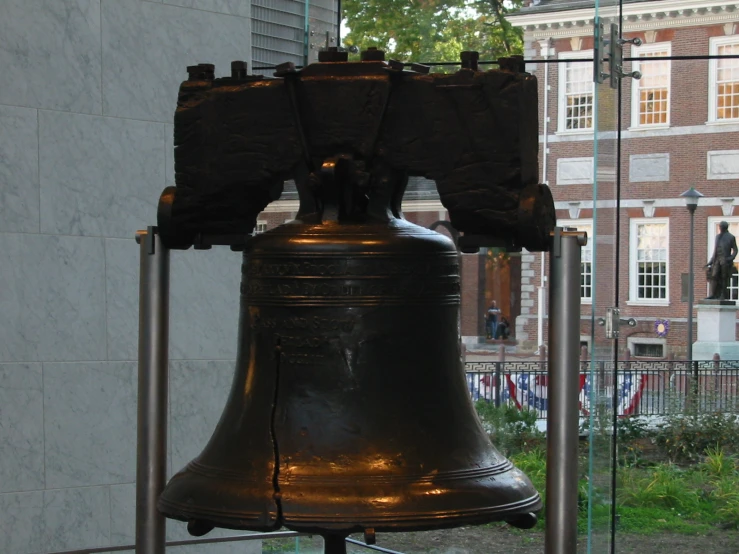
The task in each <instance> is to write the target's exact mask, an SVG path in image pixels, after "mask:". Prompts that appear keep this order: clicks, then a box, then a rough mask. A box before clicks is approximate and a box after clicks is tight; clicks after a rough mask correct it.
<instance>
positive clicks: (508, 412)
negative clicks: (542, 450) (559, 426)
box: [475, 400, 545, 457]
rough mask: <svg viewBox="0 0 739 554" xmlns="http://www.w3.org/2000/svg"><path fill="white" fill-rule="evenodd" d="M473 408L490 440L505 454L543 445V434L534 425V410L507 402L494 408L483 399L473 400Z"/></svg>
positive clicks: (508, 454)
mask: <svg viewBox="0 0 739 554" xmlns="http://www.w3.org/2000/svg"><path fill="white" fill-rule="evenodd" d="M475 409H476V410H477V415H478V417H479V418H480V421H481V422H482V425H483V428H485V430H486V431H487V432H488V433H489V434H490V440H491V441H492V442H493V444H495V446H496V448H497V449H498V450H500V451H501V452H502V453H503V454H504V455H505V456H508V457H510V456H512V455H513V454H516V453H518V452H522V451H528V450H530V449H531V448H535V447H543V445H544V443H545V435H544V433H543V432H541V431H539V430H538V428H537V427H536V412H535V411H534V410H519V409H518V408H516V407H515V406H511V405H509V404H503V405H501V406H499V407H497V408H496V407H495V404H493V403H492V402H487V401H485V400H478V401H477V402H475Z"/></svg>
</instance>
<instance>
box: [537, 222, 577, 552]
mask: <svg viewBox="0 0 739 554" xmlns="http://www.w3.org/2000/svg"><path fill="white" fill-rule="evenodd" d="M586 243H587V235H586V234H585V233H583V232H576V231H568V230H563V229H562V228H561V227H556V228H555V230H554V234H553V236H552V248H551V252H550V258H549V259H550V267H551V280H550V291H551V293H550V296H549V372H548V376H549V378H548V381H547V383H548V392H549V394H548V405H547V482H546V492H547V501H546V508H545V512H546V531H545V538H544V548H545V553H546V554H575V552H577V511H578V510H577V490H578V489H577V480H578V473H577V441H578V438H579V435H578V430H579V425H578V424H579V411H578V400H579V395H580V363H579V353H580V263H581V256H582V253H581V249H582V247H583V246H584V245H585V244H586Z"/></svg>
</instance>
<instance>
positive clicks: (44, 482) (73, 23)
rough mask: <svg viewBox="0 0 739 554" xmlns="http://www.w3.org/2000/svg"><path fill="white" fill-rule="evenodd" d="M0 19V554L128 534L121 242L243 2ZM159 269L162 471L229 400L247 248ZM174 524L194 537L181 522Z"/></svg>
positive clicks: (243, 20) (212, 0)
mask: <svg viewBox="0 0 739 554" xmlns="http://www.w3.org/2000/svg"><path fill="white" fill-rule="evenodd" d="M0 13H1V14H2V17H0V66H2V67H3V75H4V77H3V84H2V86H0V283H1V284H2V285H1V286H0V552H2V553H3V554H30V553H47V552H52V551H60V550H68V549H77V548H83V547H106V546H116V545H125V544H132V543H133V540H134V513H135V506H134V497H135V483H134V481H135V468H136V463H135V461H136V460H135V457H136V382H137V363H136V360H137V350H136V349H137V336H138V313H137V312H138V247H137V245H136V244H135V241H134V239H133V236H134V233H135V231H136V230H137V229H140V228H143V227H145V226H147V225H151V224H154V223H155V216H156V201H157V199H158V196H159V194H160V192H161V191H162V189H163V188H164V187H165V186H166V185H169V184H172V182H173V175H174V172H173V167H172V165H173V156H172V132H173V126H172V117H173V113H174V109H175V105H176V100H177V89H178V86H179V83H180V81H181V80H183V79H184V78H185V77H186V71H185V68H186V66H187V65H192V64H195V63H201V62H210V63H215V64H216V72H217V74H219V75H220V74H223V73H225V72H227V71H229V63H230V61H231V60H236V59H243V60H250V59H251V44H250V41H251V19H250V2H249V0H150V1H143V0H54V1H53V2H51V1H48V0H0ZM171 264H172V287H171V321H172V324H171V340H170V345H171V346H170V358H171V364H170V371H171V383H170V416H171V424H170V430H169V431H170V432H169V437H170V446H169V450H170V468H169V469H170V472H172V471H176V470H177V469H179V468H180V467H181V466H182V465H183V464H185V463H186V462H187V461H188V460H189V459H190V458H192V457H193V456H194V455H196V454H197V453H198V452H199V449H200V448H201V447H202V446H204V444H205V442H206V440H207V439H208V438H209V437H210V434H211V432H212V430H213V428H214V426H215V423H216V421H217V419H218V417H219V416H220V413H221V410H222V407H223V404H224V402H225V398H226V395H227V393H228V388H229V386H230V380H231V374H232V371H233V362H232V360H233V358H234V356H235V352H236V325H237V319H238V314H237V310H238V297H239V266H240V259H239V256H238V255H237V254H234V253H232V252H230V251H229V250H228V249H222V250H219V249H213V250H210V251H198V252H195V251H192V250H191V251H187V252H173V253H172V262H171ZM215 534H216V535H219V534H220V535H223V534H224V533H223V532H221V533H215ZM168 536H169V538H170V539H186V538H189V537H188V535H187V534H186V532H185V530H184V528H183V525H181V524H178V523H170V524H169V526H168ZM168 551H169V550H168ZM171 551H172V552H177V553H181V554H190V553H193V552H198V553H203V554H208V553H213V554H225V553H230V552H240V553H244V552H260V551H261V546H260V544H258V543H231V544H228V543H226V544H218V545H213V546H208V547H204V546H203V547H182V548H177V549H172V550H171Z"/></svg>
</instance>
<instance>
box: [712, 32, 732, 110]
mask: <svg viewBox="0 0 739 554" xmlns="http://www.w3.org/2000/svg"><path fill="white" fill-rule="evenodd" d="M727 44H737V45H739V35H730V36H726V37H711V38H710V39H709V41H708V51H709V55H711V56H716V55H718V49H719V46H725V45H727ZM734 61H737V60H734ZM718 62H719V60H716V59H713V60H708V123H717V124H722V123H737V122H738V121H739V117H733V118H721V119H719V118H718V117H716V116H717V113H716V112H717V111H718V105H717V103H716V95H717V94H718V90H717V86H716V80H717V79H718Z"/></svg>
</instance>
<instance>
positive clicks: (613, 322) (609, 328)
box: [598, 308, 636, 339]
mask: <svg viewBox="0 0 739 554" xmlns="http://www.w3.org/2000/svg"><path fill="white" fill-rule="evenodd" d="M620 314H621V310H620V309H619V308H606V317H600V318H598V325H601V326H602V325H605V327H606V338H607V339H617V338H618V335H619V329H620V327H621V324H622V323H623V324H626V325H628V326H629V327H636V320H635V319H634V318H633V317H630V318H628V319H624V318H621V317H620Z"/></svg>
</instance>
